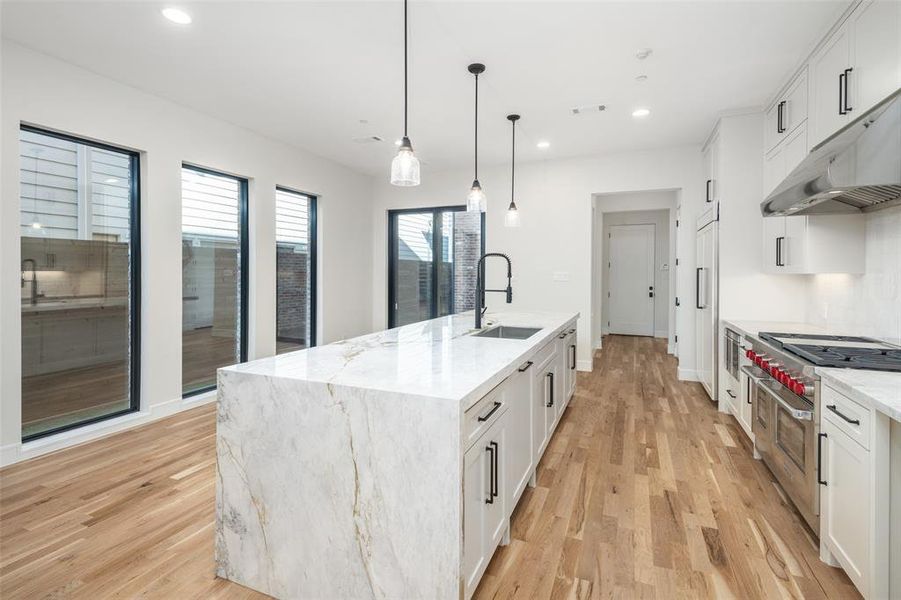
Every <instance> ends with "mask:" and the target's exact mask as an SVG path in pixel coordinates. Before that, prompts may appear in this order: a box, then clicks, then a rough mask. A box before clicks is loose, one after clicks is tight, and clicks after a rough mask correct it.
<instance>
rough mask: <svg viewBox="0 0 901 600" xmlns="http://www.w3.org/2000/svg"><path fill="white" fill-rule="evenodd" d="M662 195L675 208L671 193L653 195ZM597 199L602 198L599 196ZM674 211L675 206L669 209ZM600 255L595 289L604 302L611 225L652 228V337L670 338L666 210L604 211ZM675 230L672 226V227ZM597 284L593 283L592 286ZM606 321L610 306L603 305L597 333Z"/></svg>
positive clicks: (602, 329) (668, 241)
mask: <svg viewBox="0 0 901 600" xmlns="http://www.w3.org/2000/svg"><path fill="white" fill-rule="evenodd" d="M657 193H658V194H660V195H663V196H664V197H665V198H666V199H667V200H669V203H672V204H675V202H676V194H675V193H674V192H657ZM600 198H604V197H603V196H601V197H600ZM673 210H674V211H675V206H673ZM600 220H601V223H599V225H600V226H601V231H602V232H603V235H602V236H601V254H600V256H598V257H597V259H598V262H599V263H600V264H601V281H600V282H599V283H600V287H599V288H598V291H599V296H600V297H601V298H606V297H607V293H608V291H609V290H610V269H609V268H605V267H606V266H607V261H608V260H609V259H608V258H607V257H608V256H609V255H610V227H611V226H614V225H642V224H650V225H654V336H655V337H663V338H668V337H669V335H670V324H669V321H670V318H669V317H670V311H671V309H673V308H675V302H673V299H672V298H671V296H670V291H669V290H670V274H671V273H674V271H672V270H671V264H670V263H671V261H670V256H671V254H672V252H671V251H672V249H671V248H670V210H669V209H665V210H627V211H622V212H619V211H617V212H611V211H605V212H603V213H601V214H600ZM674 230H675V226H674ZM596 284H597V282H596ZM608 321H610V305H609V303H604V304H603V312H602V314H601V331H602V332H603V333H604V335H606V334H607V332H608V329H607V322H608Z"/></svg>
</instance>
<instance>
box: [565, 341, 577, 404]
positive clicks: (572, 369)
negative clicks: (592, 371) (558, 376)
mask: <svg viewBox="0 0 901 600" xmlns="http://www.w3.org/2000/svg"><path fill="white" fill-rule="evenodd" d="M577 333H578V332H577V331H575V330H574V331H573V332H572V333H571V334H569V338H568V342H569V343H568V344H567V350H568V354H567V357H568V360H569V364H568V365H567V368H566V394H565V398H566V405H567V406H569V401H570V400H572V396H573V394H574V393H575V391H576V372H577V370H578V369H577V364H576V363H577V360H578V346H577V345H576V337H577Z"/></svg>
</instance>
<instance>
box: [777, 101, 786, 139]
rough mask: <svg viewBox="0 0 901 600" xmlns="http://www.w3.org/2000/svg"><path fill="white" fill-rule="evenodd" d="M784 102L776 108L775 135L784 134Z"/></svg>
mask: <svg viewBox="0 0 901 600" xmlns="http://www.w3.org/2000/svg"><path fill="white" fill-rule="evenodd" d="M784 110H785V100H783V101H782V102H780V103H779V104H778V105H777V106H776V133H785V122H784V121H785V116H784V114H785V113H784Z"/></svg>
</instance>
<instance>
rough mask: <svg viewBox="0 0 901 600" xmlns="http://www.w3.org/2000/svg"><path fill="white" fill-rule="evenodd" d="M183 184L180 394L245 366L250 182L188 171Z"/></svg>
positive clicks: (206, 387)
mask: <svg viewBox="0 0 901 600" xmlns="http://www.w3.org/2000/svg"><path fill="white" fill-rule="evenodd" d="M181 184H182V209H181V211H182V213H181V214H182V218H181V229H182V261H181V264H182V348H181V353H182V394H183V395H184V396H191V395H193V394H199V393H201V392H205V391H208V390H211V389H213V388H215V387H216V369H218V368H219V367H224V366H227V365H231V364H235V363H239V362H244V361H245V360H247V263H248V252H247V180H246V179H241V178H239V177H233V176H231V175H225V174H223V173H216V172H213V171H209V170H206V169H201V168H199V167H193V166H188V165H185V166H183V167H182V170H181Z"/></svg>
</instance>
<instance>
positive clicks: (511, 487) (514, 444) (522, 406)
mask: <svg viewBox="0 0 901 600" xmlns="http://www.w3.org/2000/svg"><path fill="white" fill-rule="evenodd" d="M523 368H525V369H526V370H524V371H518V372H516V373H514V374H513V376H511V377H510V379H509V380H508V381H507V383H506V385H507V389H506V390H505V391H504V396H505V400H506V404H507V406H509V407H510V408H509V409H508V410H507V423H508V427H507V449H506V452H505V453H504V456H505V457H506V476H507V481H506V484H505V488H506V490H507V506H508V507H509V509H510V510H511V511H512V510H513V507H514V506H516V502H517V501H518V500H519V497H520V495H521V494H522V491H523V490H524V489H525V487H526V484H527V483H528V482H529V477H531V475H532V467H533V464H534V463H533V462H532V459H533V456H534V452H533V450H532V373H531V369H532V366H528V365H523V366H522V367H520V369H523Z"/></svg>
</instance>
